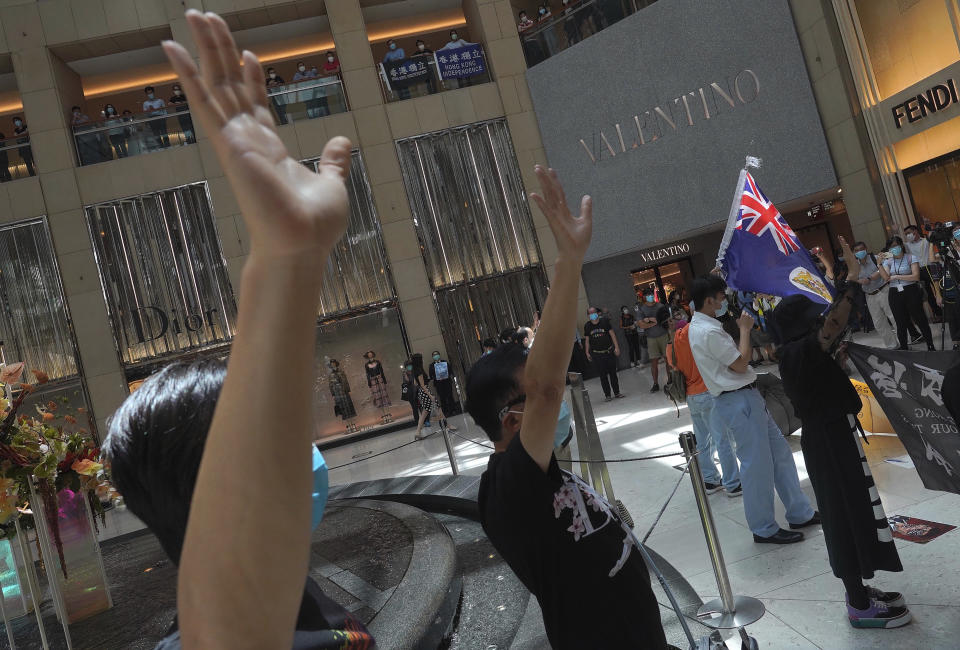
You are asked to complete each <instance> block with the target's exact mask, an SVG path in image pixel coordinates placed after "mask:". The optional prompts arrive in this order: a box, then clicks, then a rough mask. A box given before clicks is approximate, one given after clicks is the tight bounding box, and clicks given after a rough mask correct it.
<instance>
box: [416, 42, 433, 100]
mask: <svg viewBox="0 0 960 650" xmlns="http://www.w3.org/2000/svg"><path fill="white" fill-rule="evenodd" d="M410 58H411V59H426V60H427V62H428V63H427V68H428V69H429V71H430V72H429V74H428V75H427V91H428V92H429V93H430V94H431V95H433V94H435V93H436V92H437V82H436V81H434V78H433V75H434V74H436V73H435V72H434V71H433V68H432V67H431V66H430V64H429V61H430V59H432V58H433V50H431V49H430V48H429V47H427V44H426V43H425V42H423V41H422V40H420V39H419V38H418V39H417V51H416V52H414V53H413V54H411V55H410Z"/></svg>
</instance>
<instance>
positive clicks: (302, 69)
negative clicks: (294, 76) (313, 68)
mask: <svg viewBox="0 0 960 650" xmlns="http://www.w3.org/2000/svg"><path fill="white" fill-rule="evenodd" d="M306 69H307V66H305V65H302V66H300V67H298V68H297V70H299V71H300V72H303V71H304V70H306Z"/></svg>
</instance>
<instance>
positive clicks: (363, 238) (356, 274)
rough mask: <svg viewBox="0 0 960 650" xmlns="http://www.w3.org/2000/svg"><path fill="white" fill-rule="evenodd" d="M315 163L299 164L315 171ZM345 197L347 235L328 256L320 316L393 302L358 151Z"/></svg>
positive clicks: (388, 274) (316, 162)
mask: <svg viewBox="0 0 960 650" xmlns="http://www.w3.org/2000/svg"><path fill="white" fill-rule="evenodd" d="M319 161H320V159H319V158H315V159H311V160H305V161H303V162H304V164H305V165H307V166H308V167H310V168H311V169H314V170H316V167H317V165H318V164H319ZM347 194H348V196H349V198H350V218H349V221H348V223H347V232H346V234H344V236H343V237H342V238H341V239H340V242H339V243H338V244H337V246H336V248H334V249H333V252H332V253H331V255H330V261H329V262H328V263H327V271H326V273H325V274H324V277H323V288H322V289H321V292H320V308H319V315H320V316H323V317H327V316H331V315H333V314H339V313H345V312H347V311H349V310H352V309H357V308H361V307H365V306H368V305H374V304H378V303H381V302H384V301H389V300H393V299H394V290H393V281H392V279H391V278H390V269H389V266H388V265H387V257H386V253H385V252H384V249H383V236H382V234H381V232H380V220H379V219H378V218H377V211H376V207H375V206H374V203H373V195H372V194H371V193H370V183H369V182H368V181H367V172H366V168H365V167H364V165H363V157H362V156H361V155H360V152H359V151H354V152H353V154H352V156H351V160H350V177H349V178H348V179H347Z"/></svg>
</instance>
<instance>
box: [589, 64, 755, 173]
mask: <svg viewBox="0 0 960 650" xmlns="http://www.w3.org/2000/svg"><path fill="white" fill-rule="evenodd" d="M759 95H760V78H759V77H758V76H757V73H756V72H754V71H753V70H750V69H744V70H741V71H740V72H738V73H737V74H736V75H735V76H734V77H733V79H732V81H731V79H730V78H729V77H727V78H726V79H724V81H722V82H716V81H714V82H712V83H710V84H709V85H707V86H700V87H699V88H697V89H696V90H694V91H692V92H687V93H683V94H682V95H679V96H677V97H675V98H673V99H671V100H670V101H668V102H664V104H663V105H662V106H654V107H653V108H651V109H648V110H645V111H642V112H638V113H636V114H634V115H633V116H632V117H630V118H629V119H628V120H627V121H626V124H624V125H623V126H621V123H619V122H618V123H616V124H614V125H613V128H612V129H608V133H609V134H610V135H609V137H608V135H607V133H604V131H603V129H600V130H599V131H598V132H595V133H594V134H593V135H592V136H591V138H590V144H587V142H586V140H584V139H583V138H580V145H581V146H582V147H583V148H584V149H585V150H586V152H587V155H588V156H590V162H592V163H596V162H599V160H600V159H601V158H602V157H603V156H605V155H607V154H609V157H610V158H616V156H617V154H618V153H619V154H625V153H627V152H628V151H633V150H634V149H637V148H639V147H641V146H643V145H645V144H648V143H653V142H656V141H657V140H659V139H660V138H662V137H664V135H667V134H670V133H672V132H675V131H676V130H677V128H678V126H679V128H685V127H692V126H693V125H694V119H696V121H697V122H700V121H701V120H709V119H710V118H711V117H717V116H718V115H719V114H720V113H722V112H728V111H731V110H733V109H735V108H736V107H737V106H741V105H743V104H749V103H752V102H754V101H756V99H757V97H758V96H759ZM611 141H612V144H611Z"/></svg>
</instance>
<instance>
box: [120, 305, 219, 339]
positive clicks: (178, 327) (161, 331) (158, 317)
mask: <svg viewBox="0 0 960 650" xmlns="http://www.w3.org/2000/svg"><path fill="white" fill-rule="evenodd" d="M216 312H217V308H216V307H213V308H212V309H207V310H206V311H202V312H197V313H193V314H186V315H183V314H180V313H178V312H177V308H176V307H174V308H172V309H170V311H166V310H164V309H161V308H159V307H154V306H149V307H141V308H139V309H136V310H134V312H133V329H134V331H135V332H136V335H137V341H138V342H140V343H146V342H147V341H155V340H157V339H159V338H163V337H164V336H166V335H167V333H168V332H172V333H173V334H174V335H179V334H183V333H184V331H186V332H192V333H201V332H203V330H204V329H205V328H206V327H209V328H210V338H211V340H215V339H216V338H217V331H216V328H215V325H216V324H217V323H215V322H214V319H213V315H214V314H215V313H216ZM181 318H182V320H181Z"/></svg>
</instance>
